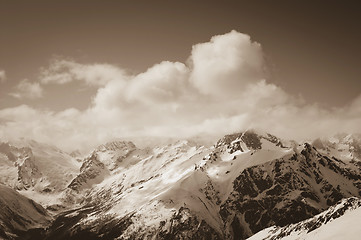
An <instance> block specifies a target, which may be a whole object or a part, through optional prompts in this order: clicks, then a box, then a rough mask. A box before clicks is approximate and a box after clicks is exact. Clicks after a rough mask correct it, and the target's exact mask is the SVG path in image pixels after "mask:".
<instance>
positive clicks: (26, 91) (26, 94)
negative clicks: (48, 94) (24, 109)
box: [9, 79, 43, 99]
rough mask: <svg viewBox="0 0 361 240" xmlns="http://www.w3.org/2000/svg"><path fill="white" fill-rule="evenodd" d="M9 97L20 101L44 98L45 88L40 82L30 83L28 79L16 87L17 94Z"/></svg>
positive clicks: (14, 93) (13, 93)
mask: <svg viewBox="0 0 361 240" xmlns="http://www.w3.org/2000/svg"><path fill="white" fill-rule="evenodd" d="M9 95H10V96H13V97H15V98H19V99H23V98H29V99H35V98H41V97H43V88H42V87H41V86H40V84H39V83H38V82H30V81H29V80H28V79H24V80H22V81H21V82H20V83H19V84H18V85H17V86H16V87H15V92H12V93H9Z"/></svg>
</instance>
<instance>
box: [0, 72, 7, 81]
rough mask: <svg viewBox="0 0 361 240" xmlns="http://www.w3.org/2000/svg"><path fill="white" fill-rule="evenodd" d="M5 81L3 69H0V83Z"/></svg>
mask: <svg viewBox="0 0 361 240" xmlns="http://www.w3.org/2000/svg"><path fill="white" fill-rule="evenodd" d="M5 81H6V73H5V71H4V70H0V83H3V82H5Z"/></svg>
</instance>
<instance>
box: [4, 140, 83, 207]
mask: <svg viewBox="0 0 361 240" xmlns="http://www.w3.org/2000/svg"><path fill="white" fill-rule="evenodd" d="M79 167H80V163H79V162H78V161H77V160H76V159H74V158H72V157H71V156H70V155H69V154H67V153H65V152H63V151H61V150H60V149H58V148H56V147H54V146H51V145H47V144H43V143H38V142H35V141H32V140H19V141H14V142H7V143H0V183H1V184H4V185H6V186H9V187H11V188H14V189H16V190H19V191H20V192H21V193H22V194H24V195H25V196H27V197H31V198H32V199H34V200H35V201H37V202H39V203H41V204H43V206H44V207H47V206H49V205H52V204H54V203H58V202H60V200H59V197H60V196H61V194H62V193H63V191H64V189H65V188H66V186H67V185H69V183H70V181H71V180H72V179H73V178H74V177H75V176H76V174H77V173H78V172H79Z"/></svg>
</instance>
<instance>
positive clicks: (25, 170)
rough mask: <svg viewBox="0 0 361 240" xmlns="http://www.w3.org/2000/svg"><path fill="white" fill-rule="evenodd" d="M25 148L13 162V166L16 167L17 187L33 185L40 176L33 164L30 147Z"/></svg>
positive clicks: (25, 187)
mask: <svg viewBox="0 0 361 240" xmlns="http://www.w3.org/2000/svg"><path fill="white" fill-rule="evenodd" d="M25 149H26V150H25ZM25 149H24V150H23V154H21V155H20V156H19V157H18V160H17V161H16V162H15V166H17V167H18V181H19V183H20V185H19V186H18V188H19V189H23V188H24V189H27V188H30V187H33V186H35V184H36V181H38V179H39V178H40V177H41V172H40V171H39V169H38V167H37V166H36V164H35V160H34V155H33V152H32V151H31V149H30V148H25Z"/></svg>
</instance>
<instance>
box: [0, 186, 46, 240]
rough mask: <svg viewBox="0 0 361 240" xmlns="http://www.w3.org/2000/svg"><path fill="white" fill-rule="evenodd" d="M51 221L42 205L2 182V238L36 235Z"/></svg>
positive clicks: (0, 230) (0, 201) (0, 232)
mask: <svg viewBox="0 0 361 240" xmlns="http://www.w3.org/2000/svg"><path fill="white" fill-rule="evenodd" d="M50 222H51V217H50V216H49V214H48V213H47V211H46V210H45V209H44V208H43V207H42V206H40V205H39V204H37V203H35V202H34V201H33V200H30V199H28V198H26V197H24V196H22V195H21V194H19V193H17V192H16V191H15V190H13V189H11V188H9V187H6V186H4V185H2V184H0V239H18V238H19V237H21V238H22V239H26V238H27V237H28V236H36V235H37V234H38V232H40V231H41V230H40V229H41V228H44V227H46V226H47V225H49V224H50Z"/></svg>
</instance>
